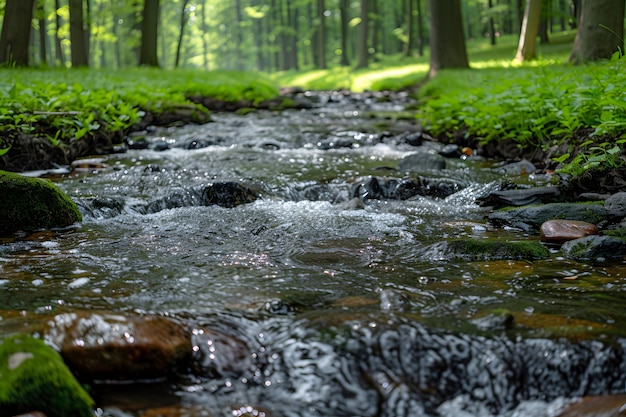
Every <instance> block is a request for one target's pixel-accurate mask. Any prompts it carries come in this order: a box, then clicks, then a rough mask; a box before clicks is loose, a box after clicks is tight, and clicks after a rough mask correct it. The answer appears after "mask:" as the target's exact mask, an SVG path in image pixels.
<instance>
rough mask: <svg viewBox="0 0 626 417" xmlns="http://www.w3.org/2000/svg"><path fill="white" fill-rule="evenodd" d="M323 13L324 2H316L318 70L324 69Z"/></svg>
mask: <svg viewBox="0 0 626 417" xmlns="http://www.w3.org/2000/svg"><path fill="white" fill-rule="evenodd" d="M324 11H325V6H324V0H317V17H318V19H319V25H318V27H317V66H318V68H320V69H326V23H325V20H326V19H325V16H324Z"/></svg>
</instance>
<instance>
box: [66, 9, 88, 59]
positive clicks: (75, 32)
mask: <svg viewBox="0 0 626 417" xmlns="http://www.w3.org/2000/svg"><path fill="white" fill-rule="evenodd" d="M69 5H70V43H71V47H70V50H71V52H72V67H87V66H89V62H88V60H87V48H86V47H85V45H86V39H85V28H84V26H83V0H69Z"/></svg>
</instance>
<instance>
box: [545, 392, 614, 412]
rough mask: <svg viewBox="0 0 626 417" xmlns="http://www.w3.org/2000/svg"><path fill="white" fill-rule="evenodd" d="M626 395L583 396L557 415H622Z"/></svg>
mask: <svg viewBox="0 0 626 417" xmlns="http://www.w3.org/2000/svg"><path fill="white" fill-rule="evenodd" d="M624 416H626V395H625V394H614V395H599V396H588V397H583V398H581V399H580V400H578V401H576V402H574V403H572V404H570V405H569V406H568V407H567V408H566V409H565V410H563V411H562V412H561V413H560V414H558V416H557V417H624Z"/></svg>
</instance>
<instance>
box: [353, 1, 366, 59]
mask: <svg viewBox="0 0 626 417" xmlns="http://www.w3.org/2000/svg"><path fill="white" fill-rule="evenodd" d="M368 3H369V1H368V0H361V23H359V38H358V41H357V42H358V43H357V54H358V61H357V64H356V68H357V69H361V68H367V66H368V55H369V53H368V50H367V49H368V45H367V40H368V29H369V10H368V7H367V6H368Z"/></svg>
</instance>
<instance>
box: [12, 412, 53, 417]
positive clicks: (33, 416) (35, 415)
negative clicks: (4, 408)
mask: <svg viewBox="0 0 626 417" xmlns="http://www.w3.org/2000/svg"><path fill="white" fill-rule="evenodd" d="M15 417H46V415H45V414H44V413H42V412H41V411H31V412H30V413H26V414H20V415H19V416H15Z"/></svg>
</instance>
